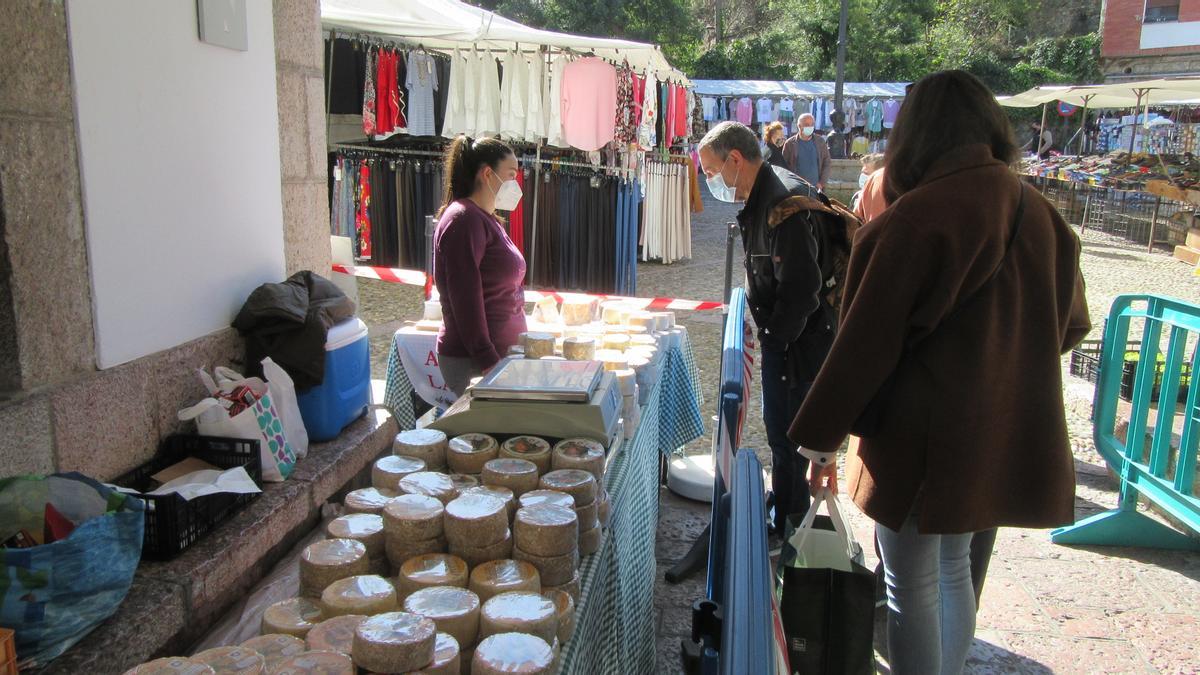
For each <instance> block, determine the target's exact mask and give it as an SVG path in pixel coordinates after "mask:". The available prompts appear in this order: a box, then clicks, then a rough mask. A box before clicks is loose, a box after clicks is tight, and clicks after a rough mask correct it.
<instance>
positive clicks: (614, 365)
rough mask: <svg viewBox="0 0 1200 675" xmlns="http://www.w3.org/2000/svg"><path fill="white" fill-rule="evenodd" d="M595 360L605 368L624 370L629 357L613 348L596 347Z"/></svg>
mask: <svg viewBox="0 0 1200 675" xmlns="http://www.w3.org/2000/svg"><path fill="white" fill-rule="evenodd" d="M596 360H597V361H599V362H600V363H601V364H602V365H603V366H604V369H605V370H625V369H626V368H628V367H629V359H627V358H625V354H624V352H619V351H617V350H615V349H597V350H596Z"/></svg>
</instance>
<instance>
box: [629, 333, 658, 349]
mask: <svg viewBox="0 0 1200 675" xmlns="http://www.w3.org/2000/svg"><path fill="white" fill-rule="evenodd" d="M641 347H653V348H655V349H657V348H658V338H656V337H654V336H653V335H649V334H645V333H639V334H637V335H630V336H629V348H630V349H639V348H641Z"/></svg>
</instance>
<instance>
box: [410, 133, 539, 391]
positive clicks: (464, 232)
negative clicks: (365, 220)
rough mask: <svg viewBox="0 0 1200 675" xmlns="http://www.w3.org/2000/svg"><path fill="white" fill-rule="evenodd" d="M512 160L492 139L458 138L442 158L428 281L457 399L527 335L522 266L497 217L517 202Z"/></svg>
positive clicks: (447, 377)
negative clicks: (436, 299)
mask: <svg viewBox="0 0 1200 675" xmlns="http://www.w3.org/2000/svg"><path fill="white" fill-rule="evenodd" d="M517 170H518V169H517V157H516V155H515V154H513V151H512V148H510V147H509V146H508V145H506V144H505V143H504V142H502V141H500V140H498V139H495V138H481V139H479V140H472V139H470V138H468V137H467V136H458V137H457V138H455V139H454V141H453V142H451V144H450V148H449V149H448V150H447V151H446V158H445V166H444V168H443V171H444V173H445V176H446V188H445V196H444V198H443V201H442V208H441V210H440V211H439V212H438V224H437V229H435V230H434V233H433V278H434V284H435V285H436V286H437V290H438V294H439V295H440V296H441V302H442V318H443V325H442V330H441V332H440V333H439V334H438V341H437V357H438V366H439V367H440V369H441V372H442V379H443V380H444V381H445V383H446V387H447V388H448V389H449V390H450V391H452V392H454V393H455V394H456V395H459V396H461V395H462V393H463V391H464V390H466V388H467V385H468V383H469V382H470V380H471V378H473V377H476V376H479V375H482V374H486V373H487V372H488V371H490V370H491V369H492V367H493V366H495V365H496V363H497V362H499V361H500V359H501V357H503V356H504V355H505V354H507V353H508V349H509V347H511V346H512V345H514V344H516V343H517V336H518V335H520V334H521V333H523V332H525V296H524V290H523V289H522V284H523V283H524V279H525V259H524V257H522V256H521V252H520V251H519V250H518V249H517V247H516V246H514V245H513V242H512V240H511V239H509V237H508V234H507V233H506V232H505V231H504V226H503V225H502V224H501V222H500V219H499V218H497V216H496V210H497V209H499V210H501V211H511V210H513V209H515V208H516V207H517V204H518V203H519V202H520V201H521V187H520V186H519V185H518V184H517V181H516V175H517Z"/></svg>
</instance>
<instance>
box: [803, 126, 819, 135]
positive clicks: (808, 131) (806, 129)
mask: <svg viewBox="0 0 1200 675" xmlns="http://www.w3.org/2000/svg"><path fill="white" fill-rule="evenodd" d="M816 130H817V128H816V127H804V128H803V129H801V130H800V133H802V134H804V135H805V136H812V135H813V132H814V131H816Z"/></svg>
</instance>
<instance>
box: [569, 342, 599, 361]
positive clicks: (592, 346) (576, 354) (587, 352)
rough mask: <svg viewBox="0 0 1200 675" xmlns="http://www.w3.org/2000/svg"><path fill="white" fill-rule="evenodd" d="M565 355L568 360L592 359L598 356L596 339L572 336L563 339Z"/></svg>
mask: <svg viewBox="0 0 1200 675" xmlns="http://www.w3.org/2000/svg"><path fill="white" fill-rule="evenodd" d="M563 357H565V358H566V359H567V360H568V361H591V360H593V359H595V358H596V341H595V340H593V339H591V338H584V337H572V338H567V339H565V340H563Z"/></svg>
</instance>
